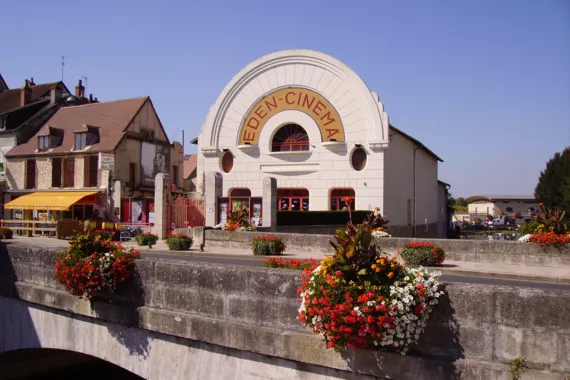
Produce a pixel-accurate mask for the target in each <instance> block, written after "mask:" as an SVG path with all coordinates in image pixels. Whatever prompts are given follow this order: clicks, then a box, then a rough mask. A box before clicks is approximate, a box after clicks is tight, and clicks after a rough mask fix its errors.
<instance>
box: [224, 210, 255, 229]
mask: <svg viewBox="0 0 570 380" xmlns="http://www.w3.org/2000/svg"><path fill="white" fill-rule="evenodd" d="M224 230H225V231H256V228H255V227H254V226H251V225H250V224H249V222H248V220H247V212H246V211H245V210H240V211H233V212H231V213H230V214H229V215H228V218H227V220H226V223H225V224H224Z"/></svg>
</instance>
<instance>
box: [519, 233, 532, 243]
mask: <svg viewBox="0 0 570 380" xmlns="http://www.w3.org/2000/svg"><path fill="white" fill-rule="evenodd" d="M530 236H531V234H526V235H524V236H521V237H520V238H519V241H520V242H523V243H528V242H529V241H530Z"/></svg>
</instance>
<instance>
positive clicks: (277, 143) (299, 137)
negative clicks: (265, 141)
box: [271, 124, 309, 152]
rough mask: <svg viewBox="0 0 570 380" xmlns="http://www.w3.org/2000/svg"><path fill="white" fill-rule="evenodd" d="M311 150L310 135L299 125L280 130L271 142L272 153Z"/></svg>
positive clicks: (285, 126) (290, 125)
mask: <svg viewBox="0 0 570 380" xmlns="http://www.w3.org/2000/svg"><path fill="white" fill-rule="evenodd" d="M308 150H309V135H307V132H306V131H305V130H304V129H303V127H301V126H300V125H297V124H287V125H284V126H282V127H281V128H279V130H278V131H277V132H276V133H275V136H273V141H272V142H271V151H272V152H300V151H308Z"/></svg>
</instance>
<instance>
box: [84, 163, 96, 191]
mask: <svg viewBox="0 0 570 380" xmlns="http://www.w3.org/2000/svg"><path fill="white" fill-rule="evenodd" d="M98 166H99V157H97V156H87V157H84V158H83V181H84V182H83V186H85V187H97V172H98Z"/></svg>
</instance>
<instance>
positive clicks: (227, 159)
mask: <svg viewBox="0 0 570 380" xmlns="http://www.w3.org/2000/svg"><path fill="white" fill-rule="evenodd" d="M221 162H222V170H223V171H224V173H229V172H231V171H232V169H233V167H234V155H233V154H232V152H224V154H222V160H221Z"/></svg>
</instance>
